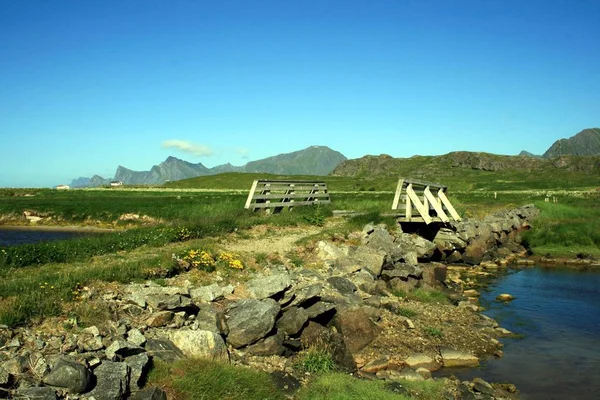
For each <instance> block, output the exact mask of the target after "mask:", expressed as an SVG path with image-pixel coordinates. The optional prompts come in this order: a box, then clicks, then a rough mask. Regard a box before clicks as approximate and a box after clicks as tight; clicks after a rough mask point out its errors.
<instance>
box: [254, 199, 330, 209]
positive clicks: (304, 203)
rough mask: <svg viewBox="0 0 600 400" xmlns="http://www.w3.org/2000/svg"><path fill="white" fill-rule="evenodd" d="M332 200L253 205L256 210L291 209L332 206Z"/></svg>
mask: <svg viewBox="0 0 600 400" xmlns="http://www.w3.org/2000/svg"><path fill="white" fill-rule="evenodd" d="M330 203H331V200H318V201H294V202H289V201H284V202H271V203H255V204H252V207H254V208H274V207H289V206H293V207H295V206H307V205H312V204H315V205H316V204H330Z"/></svg>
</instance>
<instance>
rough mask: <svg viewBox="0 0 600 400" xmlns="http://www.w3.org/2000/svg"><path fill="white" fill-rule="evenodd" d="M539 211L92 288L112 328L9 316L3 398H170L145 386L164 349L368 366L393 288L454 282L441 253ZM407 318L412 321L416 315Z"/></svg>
mask: <svg viewBox="0 0 600 400" xmlns="http://www.w3.org/2000/svg"><path fill="white" fill-rule="evenodd" d="M532 214H533V211H532V210H530V209H529V208H525V209H524V211H523V210H521V211H517V212H511V213H507V214H505V215H504V217H503V218H504V219H502V221H505V222H499V221H500V217H494V218H498V220H496V219H490V220H489V221H486V222H485V223H480V224H477V223H471V222H465V223H461V224H455V225H452V227H451V228H448V229H447V228H443V230H440V232H438V234H437V236H436V238H435V240H433V241H428V240H426V239H424V238H422V237H420V236H418V235H415V234H408V233H404V232H402V231H401V230H398V231H395V232H392V233H391V232H389V231H388V230H387V229H386V228H385V227H384V226H373V225H369V226H367V227H365V229H364V230H363V231H362V232H361V233H360V234H358V235H357V238H356V239H358V240H360V244H359V245H357V246H351V245H346V244H333V243H331V242H324V241H323V242H319V243H318V244H317V245H316V247H315V255H316V256H317V257H318V258H319V259H320V260H321V261H322V264H323V265H324V267H323V268H322V269H321V270H318V271H317V270H311V269H295V270H288V269H286V268H285V267H283V266H280V267H274V268H272V269H271V270H268V271H265V272H264V273H263V274H259V275H256V276H255V277H254V278H253V279H251V280H250V281H248V282H246V283H244V284H238V285H236V286H235V287H234V286H232V285H219V284H217V283H214V284H212V285H208V286H202V287H194V286H193V285H191V284H189V282H187V281H186V282H187V284H185V285H182V286H166V287H163V286H159V285H158V284H155V283H152V282H148V283H145V284H130V285H127V286H124V287H121V288H119V289H118V290H115V291H112V292H104V293H94V292H89V293H88V295H87V296H88V297H89V298H88V300H90V301H91V300H94V301H97V300H98V299H100V300H102V301H103V302H104V303H105V304H106V305H107V307H108V309H109V310H110V311H111V313H112V314H113V315H114V316H115V317H114V319H113V320H111V321H107V323H106V324H104V325H103V326H102V327H101V328H98V327H95V326H92V327H88V328H85V329H73V330H71V331H69V332H66V333H65V332H64V331H63V332H62V333H60V334H58V333H57V334H51V333H48V332H44V331H35V330H31V329H25V328H18V329H14V330H13V329H9V328H7V327H4V326H0V398H1V397H3V396H4V397H9V396H10V397H14V398H22V399H48V400H50V399H58V398H67V397H68V398H69V399H95V400H113V399H124V398H133V399H164V398H166V397H165V396H166V395H165V393H164V392H162V391H161V390H159V389H156V388H146V389H144V388H143V385H144V382H145V380H146V373H147V371H148V369H149V368H150V363H151V360H152V359H153V358H154V359H162V360H165V361H175V360H178V359H180V358H183V357H197V358H208V359H213V360H220V361H222V362H242V363H246V364H248V363H250V361H249V360H251V359H253V358H256V357H279V358H282V359H285V358H286V357H292V356H294V355H295V354H297V353H298V352H299V351H301V350H303V349H307V348H310V347H311V346H317V345H319V346H323V345H325V346H326V347H327V349H329V351H330V352H331V354H332V357H333V359H334V361H335V363H336V364H337V366H338V368H339V369H341V370H345V371H349V372H352V371H356V369H357V365H356V355H357V354H358V353H359V352H360V351H361V350H362V349H364V348H365V347H366V346H368V345H369V344H370V343H371V342H372V341H373V340H375V338H377V336H378V335H379V334H380V331H381V327H380V326H378V321H379V318H380V316H381V311H380V309H379V308H380V307H383V306H384V304H388V303H389V302H386V301H385V298H386V297H387V296H391V295H390V290H398V289H402V290H405V289H406V290H408V289H410V288H413V287H438V288H443V287H444V281H445V280H446V266H445V265H444V264H441V263H439V262H433V261H431V260H432V259H434V258H435V257H436V254H438V255H439V252H440V251H443V252H448V251H451V253H450V254H449V255H448V256H447V257H446V259H448V258H452V254H454V253H455V252H458V251H459V249H462V251H463V253H461V257H462V260H464V261H467V260H469V258H468V257H471V256H470V255H469V254H471V255H472V254H473V251H472V250H471V249H472V247H470V246H471V245H473V244H474V243H480V242H484V243H487V241H488V239H487V238H489V237H493V238H494V246H495V247H497V245H498V244H499V243H503V240H505V241H506V240H508V239H505V238H504V236H503V234H506V236H507V238H508V237H510V235H511V233H510V232H514V231H518V229H521V228H522V226H523V221H524V219H525V218H526V216H528V215H529V216H530V215H532ZM506 221H508V222H506ZM496 225H497V226H496ZM506 229H508V230H509V231H510V232H509V233H506V232H505V230H506ZM450 232H453V233H452V234H450ZM498 232H499V233H498ZM440 235H441V236H440ZM468 235H473V237H468ZM486 246H487V245H486ZM486 248H487V247H486ZM440 249H441V250H440ZM483 254H484V255H485V254H486V253H485V252H484V253H483ZM470 260H474V258H470ZM406 323H407V326H408V327H409V328H410V325H411V324H412V322H411V321H410V320H409V319H407V322H406ZM478 362H479V361H478V359H477V357H475V356H473V355H472V354H468V353H464V352H460V351H457V350H455V349H451V348H449V349H441V351H440V354H439V355H438V356H437V357H436V358H435V359H432V358H428V357H426V356H424V355H421V354H415V355H414V356H411V357H409V359H407V360H405V362H404V364H405V365H404V366H403V367H404V368H402V367H400V368H401V369H400V370H394V369H393V368H391V367H390V366H389V365H386V361H385V360H371V361H370V362H368V363H366V364H365V365H361V367H362V368H361V372H362V373H364V374H371V375H372V377H374V378H379V379H387V380H396V379H426V378H429V377H430V376H431V371H434V370H435V369H438V368H440V367H441V366H473V365H477V364H478ZM277 368H283V369H285V368H286V364H285V363H283V365H281V364H279V365H276V366H275V367H274V369H277Z"/></svg>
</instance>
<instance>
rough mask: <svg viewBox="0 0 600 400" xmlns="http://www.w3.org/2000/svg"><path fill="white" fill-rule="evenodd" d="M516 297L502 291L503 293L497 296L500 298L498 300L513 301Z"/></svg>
mask: <svg viewBox="0 0 600 400" xmlns="http://www.w3.org/2000/svg"><path fill="white" fill-rule="evenodd" d="M514 299H515V297H514V296H513V295H511V294H508V293H502V294H499V295H498V296H496V300H498V301H512V300H514Z"/></svg>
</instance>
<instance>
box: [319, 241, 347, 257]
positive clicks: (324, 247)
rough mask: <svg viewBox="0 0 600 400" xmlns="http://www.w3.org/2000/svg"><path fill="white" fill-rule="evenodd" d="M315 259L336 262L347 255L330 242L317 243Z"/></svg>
mask: <svg viewBox="0 0 600 400" xmlns="http://www.w3.org/2000/svg"><path fill="white" fill-rule="evenodd" d="M316 250H317V257H319V258H320V259H321V260H337V259H338V258H342V257H344V256H347V255H348V250H347V249H342V248H340V247H338V246H336V245H335V244H333V243H331V242H326V241H323V240H321V241H319V242H318V243H317V246H316Z"/></svg>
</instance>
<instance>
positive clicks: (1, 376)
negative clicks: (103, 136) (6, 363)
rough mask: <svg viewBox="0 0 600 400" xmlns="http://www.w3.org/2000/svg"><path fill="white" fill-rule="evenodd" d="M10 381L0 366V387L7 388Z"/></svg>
mask: <svg viewBox="0 0 600 400" xmlns="http://www.w3.org/2000/svg"><path fill="white" fill-rule="evenodd" d="M10 381H11V377H10V374H9V373H8V371H7V370H5V369H4V368H3V367H2V365H0V386H8V384H9V383H10Z"/></svg>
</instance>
